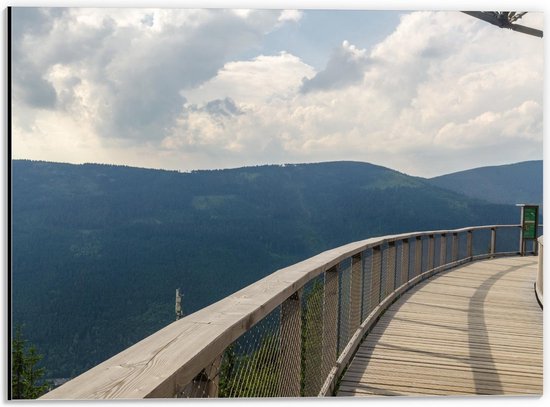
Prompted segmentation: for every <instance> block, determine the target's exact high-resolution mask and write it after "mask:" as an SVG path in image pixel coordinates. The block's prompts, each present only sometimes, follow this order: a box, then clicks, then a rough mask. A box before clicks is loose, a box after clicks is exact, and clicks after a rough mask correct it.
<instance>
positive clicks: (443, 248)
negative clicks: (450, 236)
mask: <svg viewBox="0 0 550 407" xmlns="http://www.w3.org/2000/svg"><path fill="white" fill-rule="evenodd" d="M439 244H440V247H439V265H440V266H443V265H445V264H447V235H446V234H445V233H442V234H441V239H440V242H439Z"/></svg>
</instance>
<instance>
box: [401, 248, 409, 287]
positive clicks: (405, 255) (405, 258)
mask: <svg viewBox="0 0 550 407" xmlns="http://www.w3.org/2000/svg"><path fill="white" fill-rule="evenodd" d="M409 270H410V244H409V240H408V239H405V240H402V241H401V282H402V284H403V283H405V282H406V281H409Z"/></svg>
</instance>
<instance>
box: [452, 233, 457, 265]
mask: <svg viewBox="0 0 550 407" xmlns="http://www.w3.org/2000/svg"><path fill="white" fill-rule="evenodd" d="M451 245H452V246H451V261H452V262H455V261H457V260H458V233H456V232H454V233H453V240H452V242H451Z"/></svg>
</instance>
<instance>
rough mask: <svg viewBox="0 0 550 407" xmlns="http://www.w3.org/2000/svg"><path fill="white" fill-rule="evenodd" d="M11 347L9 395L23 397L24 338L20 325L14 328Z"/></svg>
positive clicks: (16, 397) (15, 397)
mask: <svg viewBox="0 0 550 407" xmlns="http://www.w3.org/2000/svg"><path fill="white" fill-rule="evenodd" d="M11 346H12V348H11V360H12V362H11V363H12V367H11V393H12V394H11V396H12V398H13V399H22V398H23V389H24V383H23V381H24V370H25V340H24V339H23V336H22V334H21V326H18V327H17V328H16V329H15V338H13V342H12V345H11Z"/></svg>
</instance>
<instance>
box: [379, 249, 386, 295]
mask: <svg viewBox="0 0 550 407" xmlns="http://www.w3.org/2000/svg"><path fill="white" fill-rule="evenodd" d="M381 250H382V267H381V269H382V271H381V272H380V300H379V302H382V301H383V300H384V298H385V297H386V295H387V291H386V290H387V287H386V286H387V280H388V244H387V243H384V244H382V245H381Z"/></svg>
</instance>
